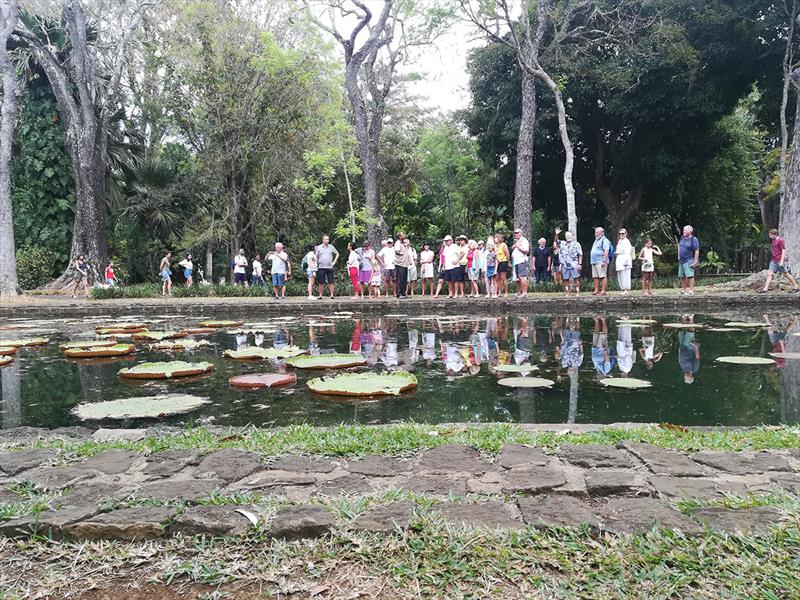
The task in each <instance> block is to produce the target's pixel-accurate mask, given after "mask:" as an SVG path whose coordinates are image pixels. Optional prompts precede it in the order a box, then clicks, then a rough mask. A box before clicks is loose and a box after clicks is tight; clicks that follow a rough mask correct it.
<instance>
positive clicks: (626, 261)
mask: <svg viewBox="0 0 800 600" xmlns="http://www.w3.org/2000/svg"><path fill="white" fill-rule="evenodd" d="M618 235H619V237H618V238H617V249H616V254H615V259H614V263H615V264H614V266H615V267H616V271H617V283H618V284H619V289H620V290H621V291H622V293H623V294H627V293H628V292H630V291H631V271H633V244H631V241H630V240H629V239H628V230H627V229H620V230H619V233H618Z"/></svg>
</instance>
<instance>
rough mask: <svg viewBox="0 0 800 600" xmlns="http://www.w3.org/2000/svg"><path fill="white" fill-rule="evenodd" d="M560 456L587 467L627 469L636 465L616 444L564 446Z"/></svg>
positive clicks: (559, 452)
mask: <svg viewBox="0 0 800 600" xmlns="http://www.w3.org/2000/svg"><path fill="white" fill-rule="evenodd" d="M558 457H559V458H561V459H562V460H565V461H567V462H569V463H572V464H573V465H578V466H579V467H584V468H586V469H591V468H600V467H606V468H617V469H625V468H629V467H633V466H635V465H636V462H635V461H634V459H633V458H631V455H630V454H628V453H626V452H623V451H622V450H618V449H617V448H615V447H614V446H599V445H593V444H580V445H576V446H562V447H561V448H560V449H559V451H558Z"/></svg>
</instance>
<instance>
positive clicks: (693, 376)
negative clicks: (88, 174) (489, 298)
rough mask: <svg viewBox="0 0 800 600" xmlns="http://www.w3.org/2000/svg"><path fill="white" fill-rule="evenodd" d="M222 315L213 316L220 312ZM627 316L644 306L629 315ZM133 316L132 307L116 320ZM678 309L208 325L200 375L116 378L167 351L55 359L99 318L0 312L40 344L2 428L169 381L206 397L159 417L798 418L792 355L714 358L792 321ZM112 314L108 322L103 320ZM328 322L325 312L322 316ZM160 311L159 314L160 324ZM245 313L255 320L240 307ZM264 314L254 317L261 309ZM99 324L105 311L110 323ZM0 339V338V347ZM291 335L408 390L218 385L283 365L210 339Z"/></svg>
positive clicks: (156, 325) (220, 420) (760, 345)
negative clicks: (527, 366)
mask: <svg viewBox="0 0 800 600" xmlns="http://www.w3.org/2000/svg"><path fill="white" fill-rule="evenodd" d="M223 316H224V315H218V317H219V318H222V317H223ZM626 316H627V317H629V318H646V317H649V316H650V315H642V314H636V315H633V314H630V315H626ZM125 318H128V319H132V320H144V321H147V320H148V316H147V315H131V316H130V317H125ZM680 318H681V317H680V316H659V317H657V319H658V321H659V323H658V324H655V325H652V326H647V327H641V326H637V327H630V326H624V325H622V324H620V323H619V322H618V320H619V317H616V316H608V317H598V318H595V317H592V316H582V317H563V316H541V315H525V314H520V315H509V316H503V317H491V318H477V317H464V316H461V317H453V316H442V317H439V318H437V317H435V316H426V315H408V316H384V317H380V318H376V317H373V316H365V317H364V318H360V317H359V315H353V316H340V318H338V319H337V320H335V321H332V323H333V325H328V326H316V325H310V324H309V323H310V322H313V321H319V320H320V319H321V317H320V316H305V317H298V318H295V319H293V320H285V321H279V320H271V321H270V325H271V328H272V329H274V331H272V332H269V333H266V334H263V335H260V336H258V337H255V336H253V335H249V336H241V335H240V336H236V335H232V334H230V333H227V332H219V333H215V334H211V335H206V336H197V337H198V339H199V338H202V339H207V340H209V341H210V342H212V346H210V347H209V348H205V349H200V350H197V351H195V352H192V353H183V354H182V355H180V356H177V355H176V356H177V357H178V358H180V359H182V360H207V361H210V362H212V363H214V364H215V365H216V371H215V372H214V373H213V374H212V375H210V376H207V377H205V378H202V379H199V380H194V381H187V382H180V381H172V382H169V383H164V382H160V383H159V382H148V383H145V384H139V385H131V384H128V383H124V382H122V381H120V380H119V379H118V377H117V371H118V370H119V369H121V368H123V367H126V366H131V365H133V364H137V363H140V362H144V361H149V360H170V358H169V355H168V354H167V353H164V352H158V351H153V350H150V349H148V347H147V345H146V344H143V343H139V344H138V345H137V351H136V353H135V354H133V355H131V356H130V357H128V358H125V359H123V360H116V361H114V362H105V363H100V364H94V363H91V362H79V361H74V360H67V359H65V358H64V357H63V355H62V354H61V352H59V350H58V343H59V342H63V341H66V340H69V339H92V337H93V335H94V328H95V325H97V324H101V323H108V322H109V319H108V318H104V319H103V318H97V319H91V318H80V319H77V318H76V319H59V320H47V321H44V320H40V321H34V320H30V319H28V320H26V319H6V320H4V321H3V322H2V324H0V325H2V326H4V327H6V328H9V327H13V328H14V329H5V330H0V338H5V339H10V338H20V337H29V336H31V335H34V334H36V335H39V332H40V331H42V330H46V333H45V335H47V336H48V337H49V338H50V340H51V341H50V343H49V344H48V345H47V346H45V347H41V348H23V349H20V351H19V352H18V354H17V358H16V360H15V361H14V362H13V363H12V364H11V365H10V366H8V367H5V368H3V369H0V377H1V378H2V412H0V423H2V426H3V428H9V427H15V426H19V425H29V426H37V427H56V426H63V425H73V424H78V423H80V421H79V420H78V419H77V418H76V417H75V416H74V415H73V414H72V413H71V410H72V409H73V408H74V407H75V406H76V405H78V404H79V403H82V402H101V401H104V400H112V399H117V398H128V397H142V396H153V395H157V394H163V393H176V392H177V393H182V394H192V395H197V396H203V397H209V398H210V399H211V401H212V403H211V404H208V405H206V406H203V407H201V408H199V409H198V410H196V411H194V412H192V413H190V414H183V415H176V416H173V417H168V418H166V419H163V421H164V422H166V423H169V424H180V423H189V422H194V423H213V424H218V425H245V424H254V425H257V426H272V425H287V424H296V423H309V424H313V425H331V424H338V423H343V422H344V423H347V422H360V423H390V422H397V421H405V420H413V421H417V422H426V423H444V422H488V421H494V422H523V423H536V422H539V423H611V422H620V421H636V422H665V421H666V422H671V423H677V424H684V425H754V424H762V423H766V424H777V423H798V422H800V360H790V359H786V360H777V362H776V363H775V364H773V365H769V366H741V365H731V364H722V363H719V362H715V359H716V358H717V357H719V356H723V355H741V356H768V353H769V352H772V351H776V350H781V349H782V350H785V351H793V352H800V336H798V335H794V334H797V333H799V332H800V325H798V323H800V322H799V321H798V320H797V319H795V318H793V317H792V316H791V315H787V314H783V315H777V314H772V315H770V316H769V317H768V319H769V322H770V323H771V324H772V326H770V327H767V326H766V323H765V327H762V328H753V329H747V330H744V331H732V332H731V331H728V332H726V331H709V330H708V329H698V330H696V331H692V330H676V329H670V328H665V327H663V326H662V323H668V322H677V321H679V320H680ZM734 318H735V319H737V320H749V321H752V320H764V316H761V315H759V316H757V317H754V316H750V317H749V318H748V317H743V316H742V315H724V316H722V315H720V316H713V315H695V316H694V321H695V322H696V323H703V324H705V325H707V326H708V327H720V326H722V325H723V324H724V323H725V322H727V321H729V320H732V319H734ZM117 320H118V319H117ZM198 320H199V319H194V318H190V317H181V316H166V317H159V319H156V320H155V321H156V322H154V321H153V320H151V321H150V328H151V329H165V328H167V329H180V328H183V327H185V326H189V325H192V324H196V323H197V321H198ZM325 320H326V321H329V322H331V321H330V319H329V318H327V317H326V318H325ZM159 321H160V322H159ZM254 321H255V319H254ZM262 321H263V320H262ZM112 322H113V321H112ZM1 342H2V340H1V339H0V345H1ZM286 343H293V344H296V345H298V346H301V347H304V348H308V349H310V351H311V352H312V353H326V352H333V351H336V352H358V353H361V354H364V355H365V356H366V358H367V360H368V361H369V366H368V367H364V369H372V370H376V371H380V370H387V369H388V370H393V369H407V370H410V371H412V372H413V373H414V374H415V375H416V376H417V378H418V379H419V386H418V387H417V389H416V390H414V391H412V392H409V393H407V394H404V395H403V396H401V397H398V398H387V399H381V400H370V401H364V400H361V401H356V400H355V399H347V398H334V399H331V397H325V396H319V395H315V394H312V393H310V392H308V391H307V390H306V387H305V382H306V381H307V380H308V379H310V378H311V377H315V376H318V375H319V374H320V373H319V372H308V371H297V374H298V381H297V384H296V385H294V386H293V387H290V388H284V389H276V390H267V391H260V390H259V391H252V390H250V391H240V390H236V389H232V388H230V387H229V385H228V379H229V377H231V376H233V375H237V374H242V373H256V372H271V371H276V370H281V369H284V368H285V366H283V365H281V364H280V363H274V362H270V361H258V362H239V361H233V360H230V359H226V358H223V356H222V353H223V351H224V350H225V349H228V348H236V347H240V346H244V345H254V344H257V345H260V346H262V347H271V346H274V345H276V344H278V345H281V344H286ZM526 362H530V363H533V364H535V365H538V367H539V370H538V372H536V373H535V375H536V376H539V377H546V378H549V379H552V380H554V381H555V382H556V383H555V385H554V386H553V387H552V388H550V389H536V390H531V389H509V388H506V387H503V386H500V385H498V383H497V381H498V376H497V375H496V374H495V373H494V372H493V369H492V367H493V366H494V365H497V364H506V363H514V364H520V363H526ZM625 376H628V377H635V378H640V379H645V380H647V381H649V382H651V383H652V387H650V388H648V389H644V390H620V389H614V388H607V387H605V386H603V385H601V383H600V380H601V379H603V378H605V377H625ZM155 422H156V421H155V420H153V419H150V420H148V419H141V420H129V421H104V422H102V423H97V422H95V423H92V424H94V425H103V426H111V427H114V426H117V427H139V426H149V425H152V424H153V423H155Z"/></svg>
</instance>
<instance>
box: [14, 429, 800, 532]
mask: <svg viewBox="0 0 800 600" xmlns="http://www.w3.org/2000/svg"><path fill="white" fill-rule="evenodd" d="M23 488H24V489H25V490H31V489H33V490H35V491H37V492H47V493H50V494H53V499H52V501H50V503H49V504H50V510H46V511H44V512H41V513H40V514H38V516H36V517H21V518H17V519H12V520H7V521H5V522H2V523H0V534H2V535H5V536H9V537H27V536H30V535H31V534H32V533H34V532H37V531H38V532H39V533H41V534H44V535H49V536H52V537H54V538H60V537H64V538H70V539H76V540H86V539H117V540H143V539H153V538H161V537H165V536H170V535H205V536H245V535H249V534H251V533H253V532H254V531H256V530H257V531H258V534H259V535H264V536H267V537H275V538H284V539H298V538H304V537H316V536H320V535H323V534H325V533H326V532H328V531H330V530H331V529H333V528H336V527H345V528H349V529H352V530H356V531H368V532H387V531H393V530H395V529H398V528H400V529H402V528H406V527H409V526H411V525H412V524H413V523H414V522H415V521H416V520H419V519H422V518H426V517H427V518H431V517H432V518H435V519H443V520H444V521H445V522H449V523H452V524H454V525H462V524H463V525H467V526H472V527H474V526H478V527H491V528H498V529H504V530H513V529H521V528H524V527H526V526H531V527H537V528H542V527H589V528H590V529H591V530H592V531H600V530H607V531H611V532H618V533H639V532H644V531H647V530H649V529H650V528H651V527H652V526H653V525H654V524H659V525H661V526H664V527H669V528H675V529H680V530H681V531H683V532H684V533H686V534H689V535H695V534H699V533H701V532H703V531H704V530H705V528H710V529H712V530H717V531H722V532H733V531H737V530H738V531H741V532H743V533H747V534H749V535H765V534H767V533H768V532H769V531H770V528H771V527H773V526H775V525H779V524H783V523H787V522H794V524H797V517H796V515H795V516H793V515H790V514H788V513H785V512H783V511H782V510H780V509H778V508H774V507H764V506H760V507H754V508H747V509H729V508H719V507H704V508H697V509H694V510H691V511H689V512H688V514H685V513H682V512H679V511H678V510H677V509H676V508H675V507H674V502H675V501H676V500H678V499H681V498H695V499H697V500H700V501H708V500H710V499H713V498H719V497H721V496H723V495H724V494H727V493H734V494H739V495H744V494H748V493H759V492H770V491H773V492H785V493H790V494H797V493H798V491H800V453H799V452H797V451H796V450H785V451H783V450H774V451H762V452H719V451H714V452H711V451H703V452H697V453H694V454H685V453H682V452H678V451H675V450H667V449H663V448H659V447H656V446H651V445H648V444H644V443H634V442H620V443H619V444H617V446H592V445H578V446H565V447H562V448H561V449H560V450H558V451H557V452H555V453H553V454H548V453H546V452H544V451H543V450H542V449H540V448H532V447H527V446H521V445H510V446H506V447H505V448H504V449H503V451H502V452H501V453H500V454H499V455H497V456H496V457H493V458H487V457H485V456H482V455H481V454H480V453H479V452H478V451H477V450H475V449H473V448H470V447H467V446H461V445H444V446H439V447H437V448H432V449H428V450H425V451H422V452H420V453H419V454H418V455H416V456H414V457H411V458H395V457H388V456H368V457H364V458H354V459H343V458H320V457H311V456H283V457H281V458H277V459H274V458H273V459H265V458H263V457H261V456H260V455H258V454H256V453H253V452H248V451H245V450H239V449H234V448H226V449H222V450H218V451H216V452H211V453H205V454H204V453H203V452H201V451H200V450H192V449H189V450H168V451H164V452H156V453H153V454H150V455H143V454H140V453H138V452H132V451H128V450H107V451H104V452H101V453H99V454H96V455H94V456H92V457H89V458H86V459H83V460H79V461H75V462H69V463H67V462H65V460H64V457H61V456H60V455H59V453H58V451H57V450H53V449H29V450H18V451H11V452H7V453H4V454H0V503H6V504H14V503H18V502H23V501H24V497H23V496H22V495H20V494H21V493H23V492H22V490H23ZM388 490H406V491H411V492H415V493H416V494H423V495H425V496H426V497H430V499H432V500H435V501H436V502H433V503H431V502H425V503H422V504H417V503H416V502H413V501H411V500H408V499H403V500H396V501H392V502H386V501H385V500H380V498H381V493H383V492H386V491H388ZM340 494H348V495H354V496H363V495H372V496H373V497H377V498H378V500H376V501H375V502H373V503H372V504H370V505H369V507H368V508H367V509H366V510H365V511H364V512H362V513H360V514H358V515H356V516H355V518H351V519H341V518H340V517H339V516H337V514H335V513H334V512H333V511H332V510H331V509H330V508H329V507H328V506H326V504H325V502H324V500H325V498H329V497H335V496H338V495H340ZM383 497H384V498H386V497H389V496H383Z"/></svg>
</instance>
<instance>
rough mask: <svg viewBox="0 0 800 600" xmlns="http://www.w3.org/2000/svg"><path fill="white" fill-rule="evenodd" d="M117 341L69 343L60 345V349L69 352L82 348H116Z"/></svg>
mask: <svg viewBox="0 0 800 600" xmlns="http://www.w3.org/2000/svg"><path fill="white" fill-rule="evenodd" d="M116 345H117V342H116V340H85V341H81V342H67V343H66V344H61V345H59V347H58V349H59V350H61V351H62V352H66V351H67V350H79V349H81V348H110V347H111V346H116Z"/></svg>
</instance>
